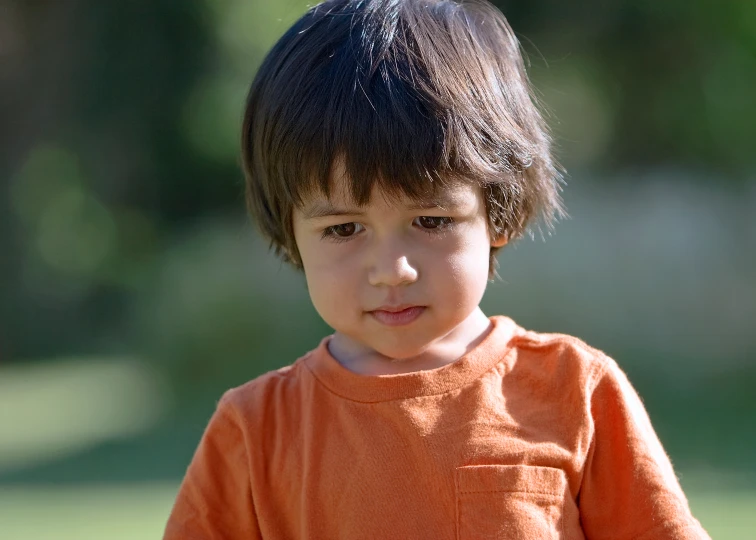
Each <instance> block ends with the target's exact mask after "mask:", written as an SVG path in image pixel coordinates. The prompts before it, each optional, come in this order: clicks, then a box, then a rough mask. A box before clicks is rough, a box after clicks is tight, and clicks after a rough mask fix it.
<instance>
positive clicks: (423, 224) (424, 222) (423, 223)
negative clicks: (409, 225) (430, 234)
mask: <svg viewBox="0 0 756 540" xmlns="http://www.w3.org/2000/svg"><path fill="white" fill-rule="evenodd" d="M452 221H453V219H452V218H450V217H439V216H420V217H418V218H415V222H416V223H417V224H418V225H419V226H420V228H422V229H444V228H446V227H448V226H449V225H451V223H452Z"/></svg>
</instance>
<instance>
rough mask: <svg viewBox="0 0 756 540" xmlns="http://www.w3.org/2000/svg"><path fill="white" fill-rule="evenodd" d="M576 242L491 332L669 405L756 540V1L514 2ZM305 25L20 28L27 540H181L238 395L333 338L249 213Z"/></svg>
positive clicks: (523, 267)
mask: <svg viewBox="0 0 756 540" xmlns="http://www.w3.org/2000/svg"><path fill="white" fill-rule="evenodd" d="M498 4H499V6H500V7H501V8H502V9H503V11H504V13H505V14H506V15H507V16H508V18H509V20H510V22H511V24H512V26H513V27H514V28H515V30H516V32H517V34H518V35H519V37H520V39H521V41H522V44H523V47H524V50H525V51H526V53H527V56H528V58H529V62H530V74H531V77H532V79H533V81H534V84H535V85H536V87H537V89H538V93H539V95H541V97H542V98H543V101H544V103H545V105H546V107H547V109H548V116H549V121H550V123H551V125H552V126H553V129H554V132H555V136H556V141H557V145H558V154H559V157H560V160H561V161H562V163H563V164H564V165H565V167H566V168H567V170H568V171H569V173H570V176H569V178H568V187H567V189H566V191H565V199H566V203H567V206H568V210H569V212H570V214H571V216H572V217H571V219H569V220H566V221H563V222H562V223H561V224H559V226H558V227H557V230H556V234H555V235H554V236H553V237H550V238H548V240H547V241H546V242H541V241H540V239H539V238H538V237H536V241H532V240H529V239H525V240H523V241H521V242H519V243H518V244H516V245H514V246H511V247H508V248H507V249H506V250H505V251H504V252H503V253H502V255H501V257H500V262H501V268H500V270H499V273H500V274H501V276H502V278H503V280H502V282H499V283H497V284H495V285H493V286H491V287H490V289H489V291H488V293H487V296H486V298H485V300H484V308H485V310H486V312H487V313H489V314H493V313H503V314H507V315H509V316H511V317H513V318H514V319H515V320H517V321H518V322H519V323H520V324H522V325H523V326H526V327H529V328H532V329H536V330H542V331H559V332H567V333H572V334H575V335H577V336H579V337H581V338H582V339H584V340H585V341H587V342H588V343H590V344H592V345H594V346H596V347H598V348H601V349H603V350H605V351H606V352H607V353H608V354H609V355H610V356H612V357H614V358H616V359H617V360H618V362H619V363H620V365H621V366H622V367H623V368H624V369H625V370H626V371H627V373H628V374H629V376H630V379H631V380H632V381H633V383H634V384H635V386H636V387H637V389H638V390H639V392H640V394H641V395H642V396H643V398H644V401H645V403H646V406H647V408H648V410H649V413H650V415H651V417H652V420H653V422H654V425H655V426H656V428H657V431H658V433H659V435H660V437H661V439H662V441H663V442H664V444H665V446H666V448H667V450H668V452H669V453H670V455H671V457H672V459H673V462H674V464H675V467H676V469H677V471H678V473H679V475H680V478H681V481H682V483H683V486H684V487H685V488H686V492H687V494H688V496H689V498H690V500H691V504H692V506H693V509H694V512H695V513H696V515H697V516H698V517H699V518H700V519H701V521H702V522H703V524H704V525H705V526H706V527H707V528H708V529H709V531H710V532H711V534H712V537H713V538H733V539H734V538H737V539H742V538H746V537H748V536H749V535H750V534H753V531H755V530H756V512H754V509H756V460H755V459H754V458H756V392H755V391H754V388H756V362H755V360H756V270H754V269H755V268H756V152H754V150H756V99H754V97H753V96H754V89H756V2H753V1H751V0H719V1H714V0H702V1H700V2H688V1H683V0H661V1H659V0H654V1H651V0H609V1H606V0H603V1H601V2H599V1H597V0H589V1H586V2H580V3H574V2H573V3H569V2H562V1H556V0H543V1H540V2H514V1H506V2H504V1H501V2H498ZM306 5H307V4H306V3H305V2H302V1H295V0H285V1H284V0H182V1H177V0H149V1H146V0H132V1H129V2H101V1H96V0H77V1H72V2H53V1H50V0H46V1H44V0H43V1H39V2H23V1H22V0H4V2H2V4H0V85H1V86H0V118H1V119H2V121H0V178H2V180H3V184H2V188H3V189H2V190H0V238H2V256H1V257H0V262H1V264H0V287H2V288H1V289H0V305H1V306H2V325H1V326H0V524H2V525H0V528H1V530H2V532H1V533H0V536H2V538H3V539H4V540H16V539H24V540H26V539H46V538H50V539H53V538H54V539H68V538H71V539H90V538H91V539H95V538H97V539H99V538H110V539H116V538H157V537H159V536H160V535H161V533H162V528H163V525H164V523H165V520H166V518H167V515H168V512H169V510H170V507H171V504H172V500H173V497H174V495H175V492H176V488H177V486H178V482H179V481H180V479H181V477H182V475H183V472H184V470H185V468H186V466H187V464H188V462H189V460H190V458H191V455H192V453H193V451H194V449H195V447H196V444H197V442H198V440H199V437H200V435H201V433H202V430H203V428H204V426H205V424H206V422H207V420H208V418H209V416H210V414H211V413H212V411H213V407H214V404H215V402H216V400H217V399H218V398H219V396H220V395H221V393H222V392H223V390H224V389H226V388H228V387H231V386H235V385H238V384H241V383H242V382H244V381H246V380H248V379H250V378H252V377H255V376H256V375H258V374H260V373H261V372H263V371H266V370H269V369H272V368H276V367H279V366H282V365H285V364H288V363H291V362H292V361H293V360H294V359H295V358H296V357H298V356H299V355H301V354H302V353H304V352H305V351H307V350H309V349H310V348H312V347H314V346H315V345H316V344H317V342H318V340H319V339H320V338H321V337H322V336H323V335H325V333H326V332H328V329H327V328H326V327H325V325H324V324H323V323H322V322H321V321H319V320H318V318H317V315H316V314H315V312H314V310H313V309H312V307H311V306H310V304H309V301H308V298H307V294H306V290H305V287H304V283H303V279H302V277H301V276H300V275H298V274H297V273H296V272H294V271H292V270H291V269H289V268H287V267H285V266H284V265H283V264H281V263H280V262H278V261H277V260H275V259H274V258H273V256H272V255H271V254H269V253H268V251H267V249H266V245H265V243H264V242H263V241H262V240H260V239H259V237H258V235H257V233H256V232H255V231H254V230H253V229H252V227H251V225H250V224H249V222H248V220H247V219H246V217H245V215H244V203H243V182H242V176H241V173H240V169H239V164H238V162H239V158H238V153H239V152H238V139H239V128H240V123H241V120H240V119H241V113H242V108H243V101H244V97H245V93H246V90H247V88H248V85H249V83H250V81H251V78H252V76H253V74H254V72H255V69H256V67H257V66H258V65H259V63H260V61H261V59H262V57H263V55H264V54H265V52H266V51H267V50H268V48H269V47H270V46H271V45H272V43H273V42H274V40H275V39H276V38H277V37H278V36H280V35H281V34H282V33H283V31H284V30H285V29H286V28H287V27H288V26H289V25H290V24H291V23H292V22H293V21H294V20H295V19H296V18H297V17H298V16H300V15H301V14H302V13H303V11H304V9H305V7H306Z"/></svg>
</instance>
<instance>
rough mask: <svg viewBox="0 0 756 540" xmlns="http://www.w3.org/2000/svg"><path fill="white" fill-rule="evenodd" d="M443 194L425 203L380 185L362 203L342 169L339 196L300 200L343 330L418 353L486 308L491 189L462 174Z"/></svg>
mask: <svg viewBox="0 0 756 540" xmlns="http://www.w3.org/2000/svg"><path fill="white" fill-rule="evenodd" d="M441 197H442V198H441V199H440V200H438V201H428V203H427V204H423V205H422V206H424V208H421V207H418V205H417V204H416V203H414V202H412V201H411V200H410V199H408V198H401V199H399V200H398V201H396V200H390V199H388V198H384V197H383V196H382V194H381V193H380V192H374V193H373V195H372V197H371V199H370V202H369V203H368V204H367V206H364V207H358V206H357V205H356V204H354V203H353V202H352V201H351V199H350V197H349V195H348V190H347V188H346V181H345V180H344V178H343V176H341V175H336V176H335V177H334V179H333V189H332V193H331V198H330V200H329V199H327V198H326V197H325V196H323V195H319V196H317V197H313V198H311V199H310V200H308V201H306V203H305V204H304V205H303V206H302V207H301V208H297V209H295V210H294V215H293V227H294V238H295V240H296V243H297V247H298V249H299V254H300V257H301V260H302V265H303V267H304V272H305V276H306V278H307V285H308V288H309V291H310V297H311V298H312V302H313V304H314V306H315V309H316V310H317V311H318V313H319V314H320V316H321V317H322V318H323V320H325V322H326V323H328V325H330V326H331V327H332V328H333V329H334V330H335V331H336V332H337V333H341V334H343V335H344V336H346V337H348V338H351V339H352V340H354V341H356V342H358V343H359V344H360V345H362V346H364V347H367V348H368V349H371V350H372V351H374V352H377V353H380V354H381V355H383V356H386V357H389V358H392V359H408V358H412V357H415V356H418V355H420V354H421V353H423V352H425V351H426V350H428V348H429V347H430V346H432V345H433V344H434V343H436V342H439V340H441V339H442V338H444V337H445V336H447V335H449V334H450V333H452V332H453V331H454V330H455V329H456V328H457V327H459V326H460V325H461V324H462V323H463V322H464V321H465V320H466V319H467V318H468V317H470V316H471V315H472V314H473V313H474V312H476V311H477V307H478V304H479V303H480V300H481V299H482V297H483V293H484V291H485V288H486V283H487V281H488V276H489V272H488V270H489V250H490V248H491V245H492V242H491V240H490V238H489V234H488V226H487V218H486V208H485V202H484V200H483V195H482V191H481V189H480V188H479V187H477V186H473V185H466V184H458V185H456V186H455V187H453V188H450V189H448V190H446V191H445V192H444V193H442V194H441ZM503 243H504V242H503V241H501V242H499V243H495V244H493V245H503ZM405 308H406V309H405ZM392 312H393V313H392Z"/></svg>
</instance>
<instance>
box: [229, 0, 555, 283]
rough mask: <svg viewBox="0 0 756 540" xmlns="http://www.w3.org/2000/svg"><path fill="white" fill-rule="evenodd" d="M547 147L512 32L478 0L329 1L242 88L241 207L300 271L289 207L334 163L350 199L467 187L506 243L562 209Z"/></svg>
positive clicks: (324, 185)
mask: <svg viewBox="0 0 756 540" xmlns="http://www.w3.org/2000/svg"><path fill="white" fill-rule="evenodd" d="M550 146H551V141H550V137H549V134H548V131H547V129H546V126H545V123H544V121H543V118H542V116H541V114H540V113H539V111H538V108H537V107H536V106H535V99H534V97H533V95H532V92H531V88H530V84H529V82H528V79H527V75H526V73H525V68H524V65H523V60H522V56H521V54H520V49H519V43H518V41H517V38H516V37H515V35H514V33H513V32H512V29H511V28H510V27H509V24H508V23H507V21H506V19H505V18H504V16H503V15H502V14H501V12H499V11H498V10H497V9H496V8H495V7H493V6H492V5H491V4H489V3H488V2H486V1H485V0H467V1H463V2H461V3H460V2H454V1H450V0H328V1H326V2H323V3H321V4H318V5H316V6H314V7H313V8H311V9H310V10H309V11H308V12H307V13H306V14H305V15H304V16H303V17H302V18H301V19H299V21H297V22H296V23H295V24H294V25H293V26H292V27H291V28H290V29H289V30H288V31H287V32H286V33H285V34H284V35H283V37H281V39H280V40H279V41H278V42H277V43H276V44H275V46H274V47H273V49H272V50H271V51H270V52H269V53H268V55H267V57H266V58H265V60H264V61H263V63H262V65H261V67H260V69H259V71H258V72H257V76H256V77H255V79H254V81H253V83H252V87H251V89H250V93H249V97H248V100H247V107H246V111H245V116H244V125H243V133H242V162H243V166H244V172H245V176H246V186H247V188H246V189H247V204H248V206H249V210H250V212H251V213H252V215H253V216H254V218H255V219H256V221H257V223H258V225H259V227H260V229H261V230H262V233H263V234H264V235H265V236H266V237H267V238H268V239H269V240H270V242H271V246H272V247H273V248H274V249H275V251H276V253H277V254H278V255H280V256H282V257H283V258H284V259H285V260H288V261H289V262H292V263H293V264H295V265H296V266H301V261H300V259H299V252H298V250H297V246H296V243H295V241H294V234H293V230H292V211H293V208H294V207H295V206H297V205H301V204H302V203H303V202H304V201H305V200H306V197H307V196H308V195H309V194H312V193H314V192H316V191H318V190H319V191H321V192H322V193H324V194H325V195H326V196H328V194H329V192H330V182H329V177H330V174H331V171H332V169H333V166H334V163H335V161H336V160H341V162H342V163H343V166H344V169H345V172H346V174H347V178H348V179H349V180H350V189H351V195H352V197H353V198H354V200H355V202H356V203H357V204H365V203H367V201H368V200H369V198H370V194H371V191H372V189H373V186H374V184H375V183H376V182H377V185H378V186H379V187H380V188H381V189H382V190H384V191H385V192H386V193H389V194H395V195H396V194H405V195H407V196H409V197H411V198H413V199H421V198H423V197H425V196H427V195H428V194H429V193H432V192H433V191H434V190H436V189H439V188H441V189H442V188H443V186H445V185H447V183H448V182H451V181H460V180H461V181H466V182H476V183H478V184H479V185H481V186H482V187H483V189H484V192H485V196H486V205H487V211H488V223H489V231H490V234H491V237H492V238H498V237H500V236H501V235H506V236H507V238H509V239H512V238H517V237H519V236H521V235H522V234H523V233H524V231H525V230H526V226H527V224H528V222H530V221H531V220H532V219H533V218H538V217H540V218H541V219H542V220H543V222H544V223H545V224H546V225H547V227H551V225H552V223H553V221H554V220H555V218H557V217H559V216H560V215H561V214H562V213H563V209H562V202H561V198H560V196H559V191H560V180H561V176H560V174H559V172H558V170H557V167H556V165H555V162H554V160H553V158H552V155H551V150H550ZM495 251H496V248H492V252H491V263H492V264H491V268H492V269H493V268H494V264H495V260H494V254H495Z"/></svg>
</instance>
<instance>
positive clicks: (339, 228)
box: [332, 223, 357, 237]
mask: <svg viewBox="0 0 756 540" xmlns="http://www.w3.org/2000/svg"><path fill="white" fill-rule="evenodd" d="M332 230H333V232H334V233H335V234H336V236H341V237H347V236H352V235H353V234H354V233H355V231H356V230H357V227H356V226H355V224H354V223H342V224H341V225H334V226H333V227H332Z"/></svg>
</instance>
